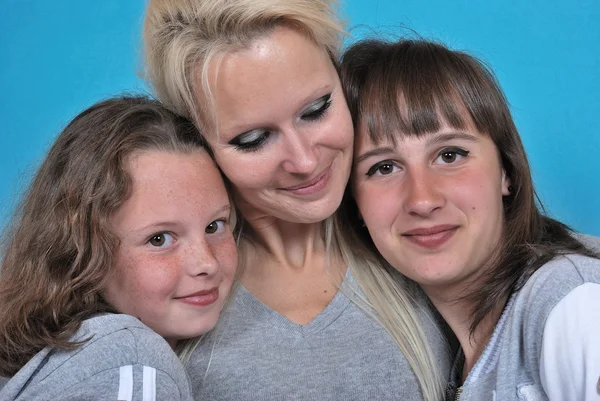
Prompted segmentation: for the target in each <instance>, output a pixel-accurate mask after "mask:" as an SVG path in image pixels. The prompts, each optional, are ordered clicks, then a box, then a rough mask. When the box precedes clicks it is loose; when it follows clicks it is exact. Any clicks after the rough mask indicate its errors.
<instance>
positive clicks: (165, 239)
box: [148, 233, 173, 248]
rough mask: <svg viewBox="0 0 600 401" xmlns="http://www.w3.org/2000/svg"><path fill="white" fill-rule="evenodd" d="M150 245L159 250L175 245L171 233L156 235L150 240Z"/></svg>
mask: <svg viewBox="0 0 600 401" xmlns="http://www.w3.org/2000/svg"><path fill="white" fill-rule="evenodd" d="M148 243H149V244H150V245H152V246H154V247H157V248H159V247H165V246H169V245H171V244H172V243H173V236H172V235H171V234H169V233H156V234H153V235H152V236H151V237H150V238H149V239H148Z"/></svg>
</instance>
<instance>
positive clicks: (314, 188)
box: [283, 166, 331, 195]
mask: <svg viewBox="0 0 600 401" xmlns="http://www.w3.org/2000/svg"><path fill="white" fill-rule="evenodd" d="M329 178H331V166H329V167H328V168H327V170H325V171H324V172H322V173H321V174H319V175H318V176H317V177H315V178H314V179H312V180H310V181H308V182H306V183H303V184H300V185H297V186H294V187H288V188H283V189H284V190H285V191H289V192H291V193H293V194H294V195H312V194H314V193H317V192H319V191H320V190H322V189H323V188H325V187H326V186H327V183H328V182H329Z"/></svg>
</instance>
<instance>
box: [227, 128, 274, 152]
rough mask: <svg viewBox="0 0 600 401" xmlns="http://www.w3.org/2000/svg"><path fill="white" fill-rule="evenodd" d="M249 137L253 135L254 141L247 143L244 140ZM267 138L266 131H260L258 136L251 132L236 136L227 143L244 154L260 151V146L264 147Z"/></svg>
mask: <svg viewBox="0 0 600 401" xmlns="http://www.w3.org/2000/svg"><path fill="white" fill-rule="evenodd" d="M250 135H255V136H256V139H253V140H249V141H246V140H244V139H245V137H246V136H250ZM268 137H269V132H268V131H262V132H261V133H258V134H253V133H252V132H249V133H245V134H241V135H238V136H237V137H235V138H233V139H232V140H231V141H229V144H230V145H233V146H235V147H236V149H238V150H241V151H244V152H252V151H255V150H258V149H260V147H261V146H262V145H264V144H265V142H267V139H268Z"/></svg>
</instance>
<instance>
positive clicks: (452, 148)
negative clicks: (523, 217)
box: [352, 127, 509, 291]
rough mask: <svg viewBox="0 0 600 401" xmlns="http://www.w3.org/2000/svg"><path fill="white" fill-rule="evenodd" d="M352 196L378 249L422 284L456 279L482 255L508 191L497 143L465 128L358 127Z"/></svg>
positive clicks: (494, 237)
mask: <svg viewBox="0 0 600 401" xmlns="http://www.w3.org/2000/svg"><path fill="white" fill-rule="evenodd" d="M355 156H356V159H355V171H354V172H353V176H352V180H353V189H354V196H355V198H356V201H357V203H358V207H359V209H360V212H361V214H362V217H363V218H364V221H365V224H366V225H367V228H368V230H369V233H370V235H371V237H372V238H373V241H374V243H375V245H376V247H377V249H378V250H379V251H380V252H381V254H382V255H383V256H384V257H385V258H386V259H387V260H388V261H389V262H390V263H391V264H392V265H393V266H394V267H395V268H396V269H398V271H400V272H401V273H403V274H404V275H406V276H407V277H409V278H411V279H413V280H415V281H416V282H418V283H419V284H421V285H422V286H423V288H424V289H425V291H428V289H432V288H437V289H438V290H440V289H441V290H443V289H444V288H448V287H449V286H452V285H455V284H459V283H463V282H465V280H467V279H469V278H470V277H471V276H472V275H473V274H474V273H475V272H477V271H478V270H479V268H480V267H482V266H483V265H484V264H485V263H486V261H488V260H489V258H490V256H491V254H492V252H493V250H494V249H495V248H496V247H497V246H498V243H499V241H500V238H501V234H502V230H503V226H504V212H503V204H502V197H503V195H508V194H509V192H508V185H509V182H508V181H509V180H508V179H507V178H505V174H504V171H503V169H502V167H501V164H500V158H499V155H498V150H497V148H496V146H495V144H494V143H493V141H492V140H491V138H490V137H489V136H488V135H485V134H482V133H479V132H477V131H476V130H475V129H473V128H470V129H467V130H464V131H456V130H454V129H452V128H449V127H443V128H442V129H441V130H440V131H439V132H436V133H432V134H426V135H423V136H422V137H420V138H417V137H408V136H404V137H399V139H398V141H397V143H396V145H394V144H393V143H389V142H383V143H380V144H377V145H376V144H373V143H372V142H371V141H370V139H369V138H368V135H367V133H366V132H365V130H364V129H361V130H359V135H358V138H357V142H356V149H355Z"/></svg>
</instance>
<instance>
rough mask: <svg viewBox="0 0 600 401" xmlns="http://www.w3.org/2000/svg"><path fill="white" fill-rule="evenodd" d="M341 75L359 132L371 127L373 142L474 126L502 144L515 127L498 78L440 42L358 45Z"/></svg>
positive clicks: (347, 57)
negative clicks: (443, 126)
mask: <svg viewBox="0 0 600 401" xmlns="http://www.w3.org/2000/svg"><path fill="white" fill-rule="evenodd" d="M341 77H342V82H343V85H344V90H345V92H346V97H347V101H348V106H349V108H350V112H351V114H352V119H353V123H354V128H355V129H357V128H358V127H364V128H366V129H367V133H368V135H369V137H370V139H371V141H373V143H379V142H380V141H382V140H388V141H391V142H392V143H395V141H396V138H397V136H398V134H399V133H400V134H402V135H416V136H419V135H422V134H425V133H430V132H435V131H438V130H439V129H440V127H441V126H442V124H444V123H446V124H448V125H449V126H451V127H452V128H454V129H457V130H462V129H465V127H466V126H467V125H469V124H470V123H472V124H473V125H474V126H475V128H476V129H477V130H478V131H479V132H483V133H488V134H490V135H491V136H492V139H493V140H494V142H495V143H498V142H499V141H502V139H503V138H502V137H506V136H509V135H510V132H511V131H512V129H513V127H514V125H513V124H512V119H511V118H510V113H509V110H508V108H507V107H506V100H505V98H504V95H503V93H502V91H501V90H500V88H499V86H498V85H497V83H496V79H495V78H494V76H493V74H492V73H491V72H490V71H489V70H488V69H487V68H485V67H484V66H482V64H481V63H479V62H478V61H477V60H476V59H475V58H473V57H472V56H469V55H467V54H465V53H461V52H453V51H450V50H449V49H447V48H446V47H444V46H441V45H438V44H436V43H432V42H426V41H420V40H403V41H399V42H395V43H390V42H386V41H381V40H365V41H361V42H358V43H356V44H354V45H353V46H351V47H350V48H349V49H348V50H347V51H346V53H345V54H344V56H343V58H342V65H341ZM467 116H468V118H469V119H470V121H469V119H465V117H467ZM465 120H466V121H465ZM498 136H500V137H498Z"/></svg>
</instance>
